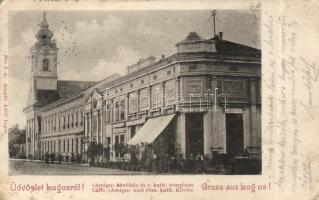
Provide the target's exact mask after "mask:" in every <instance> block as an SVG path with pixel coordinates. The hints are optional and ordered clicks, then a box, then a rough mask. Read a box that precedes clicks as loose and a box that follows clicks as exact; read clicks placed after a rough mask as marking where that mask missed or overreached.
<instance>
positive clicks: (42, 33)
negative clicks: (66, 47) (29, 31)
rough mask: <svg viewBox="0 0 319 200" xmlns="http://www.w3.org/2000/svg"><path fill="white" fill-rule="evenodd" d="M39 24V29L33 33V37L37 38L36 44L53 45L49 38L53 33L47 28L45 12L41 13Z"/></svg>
mask: <svg viewBox="0 0 319 200" xmlns="http://www.w3.org/2000/svg"><path fill="white" fill-rule="evenodd" d="M39 25H40V30H39V31H38V33H37V34H36V35H35V37H36V38H37V40H38V42H37V44H36V45H37V46H38V45H50V46H52V45H55V44H54V42H53V41H52V40H51V38H52V37H53V33H52V31H51V30H50V29H49V24H48V22H47V18H46V12H44V13H43V19H42V22H41V23H40V24H39Z"/></svg>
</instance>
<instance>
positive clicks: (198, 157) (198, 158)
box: [196, 152, 204, 173]
mask: <svg viewBox="0 0 319 200" xmlns="http://www.w3.org/2000/svg"><path fill="white" fill-rule="evenodd" d="M203 167H204V157H203V155H202V154H201V153H200V152H198V153H197V155H196V170H197V171H198V172H200V173H201V172H202V171H203Z"/></svg>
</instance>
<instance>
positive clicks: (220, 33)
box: [219, 32, 223, 40]
mask: <svg viewBox="0 0 319 200" xmlns="http://www.w3.org/2000/svg"><path fill="white" fill-rule="evenodd" d="M219 39H220V40H223V32H219Z"/></svg>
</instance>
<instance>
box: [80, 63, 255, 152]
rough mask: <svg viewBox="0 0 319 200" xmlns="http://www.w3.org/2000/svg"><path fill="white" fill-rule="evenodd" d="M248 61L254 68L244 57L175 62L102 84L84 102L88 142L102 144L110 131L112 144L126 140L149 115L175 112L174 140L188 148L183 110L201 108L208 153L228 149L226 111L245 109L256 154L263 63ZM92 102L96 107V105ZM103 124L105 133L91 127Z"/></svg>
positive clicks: (248, 143)
mask: <svg viewBox="0 0 319 200" xmlns="http://www.w3.org/2000/svg"><path fill="white" fill-rule="evenodd" d="M248 65H250V70H249V68H248V67H247V66H245V65H243V64H242V63H240V64H236V63H235V64H225V66H223V65H221V64H217V65H216V66H215V65H213V64H212V63H211V62H181V63H173V64H171V65H169V64H168V65H167V66H164V67H162V68H160V69H159V70H157V71H156V70H155V71H151V70H150V71H148V72H144V73H143V72H141V73H140V74H136V76H133V77H132V79H131V80H127V79H126V80H124V81H123V82H120V83H117V84H116V85H112V86H111V87H107V88H102V89H101V90H102V91H103V92H101V93H99V94H98V93H97V92H96V93H93V94H92V97H91V98H90V99H88V101H87V102H86V105H87V106H86V110H85V112H86V118H85V121H86V122H85V124H87V127H88V129H87V130H86V136H87V137H88V138H89V142H91V141H97V142H98V143H102V144H105V139H106V137H108V138H110V142H111V145H112V146H113V147H114V145H115V144H116V143H117V142H122V141H123V142H124V143H126V142H128V141H129V140H130V138H131V132H132V130H134V132H135V133H137V132H138V129H139V128H140V127H141V126H142V125H143V124H144V122H145V121H146V120H147V118H148V117H156V116H160V115H166V114H171V113H176V114H177V120H176V141H175V144H176V147H177V148H179V150H180V151H181V152H182V153H183V154H185V153H186V144H185V141H186V139H185V137H186V136H185V113H188V112H202V113H203V129H204V133H203V134H204V135H203V137H204V154H211V153H212V151H218V152H220V153H227V152H226V121H225V117H226V113H241V114H242V115H243V134H244V147H245V148H249V149H255V150H256V149H257V151H255V152H256V153H257V154H258V153H260V127H259V126H260V122H259V121H260V108H259V107H260V105H259V106H258V105H257V99H258V97H257V96H256V94H257V93H259V90H260V87H259V86H260V84H259V82H260V78H259V75H258V73H260V69H258V68H260V66H259V65H258V64H257V65H256V64H255V65H251V64H250V63H248ZM230 69H231V70H230ZM234 70H235V71H234ZM169 71H170V72H169ZM141 80H144V81H141ZM215 88H217V89H216V90H215ZM215 92H216V94H215ZM217 95H219V96H218V97H216V98H215V96H217ZM225 99H226V101H227V102H226V107H225ZM94 102H95V103H94ZM103 102H104V103H103ZM93 104H96V105H97V107H96V108H94V106H92V105H93ZM94 113H95V114H94ZM103 113H104V114H103ZM96 115H100V118H101V119H102V120H101V122H100V121H99V124H98V125H94V123H97V121H96V120H93V119H94V117H93V116H96ZM95 118H96V117H95ZM92 123H93V124H92ZM100 125H102V127H107V128H105V129H103V128H101V131H102V133H99V134H100V135H101V136H103V137H102V139H98V138H99V135H96V134H95V133H93V132H92V127H94V126H100ZM132 127H133V129H132ZM103 131H105V132H103ZM123 137H124V138H123ZM111 151H114V149H112V148H111ZM113 155H114V152H113Z"/></svg>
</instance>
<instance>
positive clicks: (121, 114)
mask: <svg viewBox="0 0 319 200" xmlns="http://www.w3.org/2000/svg"><path fill="white" fill-rule="evenodd" d="M124 106H125V104H124V100H122V101H121V102H120V120H124V119H125V107H124Z"/></svg>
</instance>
